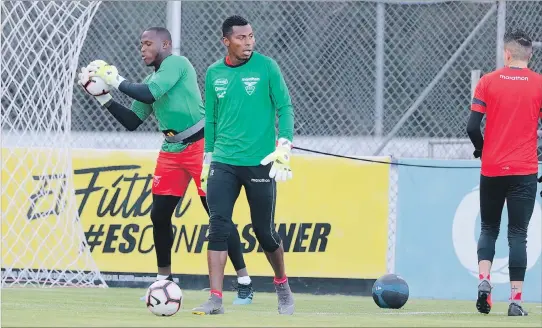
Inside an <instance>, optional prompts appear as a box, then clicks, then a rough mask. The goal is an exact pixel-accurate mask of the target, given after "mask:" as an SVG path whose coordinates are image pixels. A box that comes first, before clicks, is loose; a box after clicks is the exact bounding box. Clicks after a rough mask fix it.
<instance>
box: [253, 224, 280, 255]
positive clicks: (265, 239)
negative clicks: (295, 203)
mask: <svg viewBox="0 0 542 328" xmlns="http://www.w3.org/2000/svg"><path fill="white" fill-rule="evenodd" d="M254 233H255V234H256V239H258V243H260V245H261V246H262V249H263V250H264V251H265V252H267V253H273V252H274V251H276V250H277V249H278V248H279V247H280V242H281V240H280V236H279V235H278V234H277V232H276V231H275V230H272V229H255V231H254Z"/></svg>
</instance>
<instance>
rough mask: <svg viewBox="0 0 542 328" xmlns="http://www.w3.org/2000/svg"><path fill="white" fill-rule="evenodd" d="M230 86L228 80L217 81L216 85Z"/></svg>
mask: <svg viewBox="0 0 542 328" xmlns="http://www.w3.org/2000/svg"><path fill="white" fill-rule="evenodd" d="M226 84H228V79H216V80H215V85H226Z"/></svg>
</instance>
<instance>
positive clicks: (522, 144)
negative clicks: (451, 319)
mask: <svg viewBox="0 0 542 328" xmlns="http://www.w3.org/2000/svg"><path fill="white" fill-rule="evenodd" d="M532 53H533V45H532V41H531V39H530V37H529V36H528V35H527V34H526V33H525V32H523V31H514V32H511V33H507V34H506V35H505V36H504V60H505V66H504V67H503V68H501V69H498V70H496V71H493V72H491V73H489V74H487V75H485V76H483V77H482V78H481V79H480V81H479V83H478V85H477V86H476V90H475V93H474V98H473V100H472V107H471V110H472V111H471V114H470V118H469V121H468V126H467V133H468V135H469V138H470V139H471V141H472V143H473V145H474V148H475V150H474V157H476V158H480V159H481V161H482V168H481V176H480V216H481V224H482V227H481V233H480V238H479V240H478V251H477V252H478V267H479V278H480V284H479V285H478V299H477V302H476V308H477V309H478V311H479V312H481V313H485V314H487V313H489V312H490V311H491V306H492V301H491V289H492V286H491V282H490V278H491V277H490V271H491V264H492V262H493V259H494V256H495V243H496V240H497V237H498V235H499V228H500V224H501V215H502V210H503V207H504V203H505V201H506V204H507V207H508V245H509V252H510V253H509V263H508V266H509V272H510V287H511V294H510V305H509V307H508V315H509V316H525V315H527V311H525V310H524V309H523V308H522V305H521V293H522V289H523V281H524V278H525V271H526V267H527V249H526V245H527V228H528V226H529V221H530V219H531V215H532V213H533V209H534V205H535V198H536V189H537V174H538V158H537V128H538V121H539V118H540V117H542V116H541V115H542V114H541V111H542V76H541V75H539V74H537V73H535V72H533V71H531V70H530V69H529V68H528V67H527V65H528V63H529V60H530V59H531V57H532ZM484 115H486V128H485V134H484V136H482V132H481V129H480V123H481V122H482V118H483V116H484Z"/></svg>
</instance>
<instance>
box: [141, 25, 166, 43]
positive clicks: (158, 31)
mask: <svg viewBox="0 0 542 328" xmlns="http://www.w3.org/2000/svg"><path fill="white" fill-rule="evenodd" d="M145 31H154V32H155V33H156V34H157V35H158V36H160V37H161V38H162V39H163V40H168V41H169V42H171V33H169V30H168V29H167V28H165V27H158V26H153V27H149V28H148V29H146V30H145Z"/></svg>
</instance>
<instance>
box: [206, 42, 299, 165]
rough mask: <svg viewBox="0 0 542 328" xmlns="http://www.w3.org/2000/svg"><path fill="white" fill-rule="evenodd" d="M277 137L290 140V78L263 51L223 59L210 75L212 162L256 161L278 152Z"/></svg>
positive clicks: (208, 117) (208, 107)
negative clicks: (234, 61)
mask: <svg viewBox="0 0 542 328" xmlns="http://www.w3.org/2000/svg"><path fill="white" fill-rule="evenodd" d="M277 116H278V130H279V131H278V138H286V139H288V140H290V141H292V139H293V134H294V111H293V107H292V102H291V99H290V95H289V93H288V88H287V86H286V82H285V81H284V78H283V76H282V73H281V72H280V68H279V66H278V64H277V62H276V61H275V60H273V59H272V58H269V57H267V56H264V55H262V54H260V53H258V52H253V53H252V56H251V57H250V59H249V60H248V61H247V62H245V63H244V64H242V65H239V66H236V67H232V66H229V65H227V64H226V63H225V61H224V59H222V60H219V61H217V62H215V63H214V64H213V65H211V66H210V67H209V68H208V70H207V74H206V77H205V152H212V153H213V161H216V162H221V163H224V164H230V165H238V166H257V165H260V161H261V160H262V159H263V158H264V157H265V156H267V155H268V154H270V153H272V152H273V151H275V142H276V139H277V135H276V128H275V122H276V118H277Z"/></svg>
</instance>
